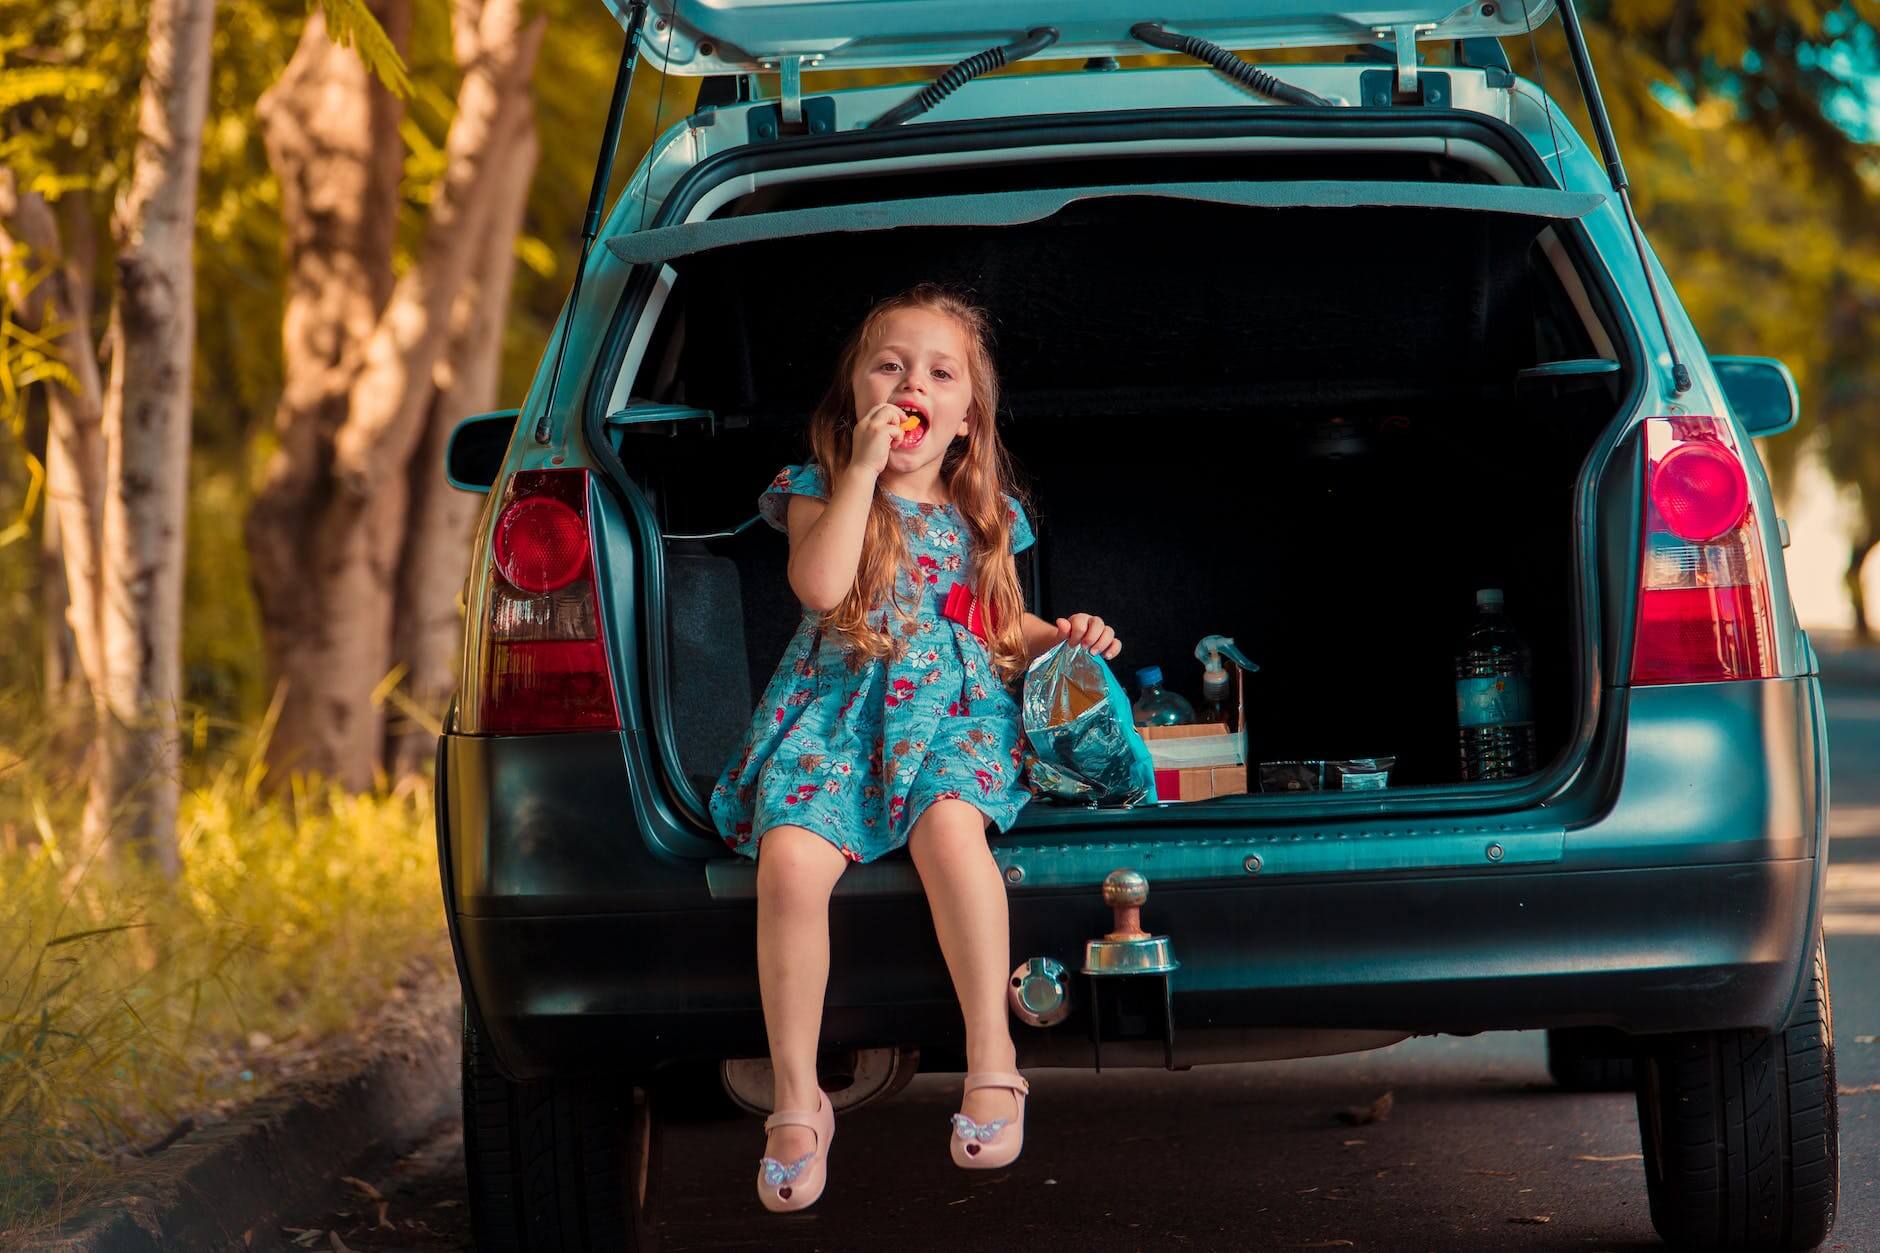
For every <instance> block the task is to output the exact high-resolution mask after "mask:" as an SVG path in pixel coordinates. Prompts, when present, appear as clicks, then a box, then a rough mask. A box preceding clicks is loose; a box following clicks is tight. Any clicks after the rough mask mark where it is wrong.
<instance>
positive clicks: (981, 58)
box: [868, 26, 1058, 130]
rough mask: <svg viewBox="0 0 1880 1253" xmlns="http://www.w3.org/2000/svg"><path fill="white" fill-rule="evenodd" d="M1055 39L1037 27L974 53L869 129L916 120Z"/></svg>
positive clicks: (1053, 34)
mask: <svg viewBox="0 0 1880 1253" xmlns="http://www.w3.org/2000/svg"><path fill="white" fill-rule="evenodd" d="M1057 39H1058V33H1057V28H1056V27H1055V26H1040V27H1038V28H1037V29H1036V30H1031V31H1027V32H1026V33H1025V37H1024V38H1023V39H1021V40H1019V41H1018V42H1017V43H1010V44H1006V45H1005V46H1004V47H1003V48H987V49H986V50H985V51H984V52H975V53H974V54H973V55H972V56H970V57H967V58H966V59H965V60H964V61H961V62H960V63H959V64H958V65H955V66H954V67H953V68H952V69H950V70H948V71H947V72H946V73H944V74H942V75H941V76H940V77H939V78H936V79H934V80H933V82H931V83H929V84H927V85H926V86H925V87H923V88H921V89H920V92H919V94H918V95H914V96H910V97H909V98H908V99H906V100H903V101H902V102H901V103H900V104H897V105H895V106H894V107H893V108H892V109H889V110H888V111H887V112H886V113H884V114H882V115H881V116H880V117H878V118H876V119H875V120H874V121H872V122H870V123H869V124H868V129H870V130H877V129H879V128H881V127H883V126H899V125H900V124H901V123H903V122H905V121H907V120H909V119H910V118H917V117H919V116H920V115H921V114H923V113H925V112H926V111H927V110H929V109H931V108H933V107H934V106H935V105H936V104H939V103H940V102H941V101H942V100H945V99H946V98H947V97H948V96H950V95H952V94H953V93H954V92H956V91H958V90H959V89H960V88H961V87H963V86H965V85H966V84H967V83H969V82H971V81H972V80H973V79H975V78H978V77H979V76H980V75H981V74H984V73H985V72H986V71H987V70H996V69H998V68H999V67H1000V66H1002V65H1010V64H1011V63H1012V62H1014V61H1023V60H1024V59H1025V58H1026V57H1028V56H1032V55H1034V54H1036V53H1039V52H1043V51H1044V50H1045V49H1046V48H1049V47H1050V46H1051V45H1052V44H1054V43H1056V42H1057Z"/></svg>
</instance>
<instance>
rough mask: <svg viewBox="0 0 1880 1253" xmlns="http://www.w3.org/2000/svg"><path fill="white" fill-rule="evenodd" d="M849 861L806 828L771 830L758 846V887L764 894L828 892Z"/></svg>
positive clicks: (833, 846)
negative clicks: (777, 891) (771, 891)
mask: <svg viewBox="0 0 1880 1253" xmlns="http://www.w3.org/2000/svg"><path fill="white" fill-rule="evenodd" d="M847 865H848V859H847V858H846V857H844V856H843V855H842V851H841V850H840V849H838V848H837V847H836V846H835V845H834V844H831V843H830V842H829V841H828V840H825V839H824V838H823V837H822V836H820V835H817V834H816V833H815V832H814V831H811V830H809V829H808V828H807V827H792V826H782V827H772V828H771V829H770V830H769V831H766V832H765V833H764V835H763V838H762V839H760V840H759V841H758V843H757V886H758V889H759V890H760V891H763V890H778V889H781V890H785V891H788V890H793V889H794V890H809V891H821V892H825V893H826V892H828V891H829V889H831V888H833V887H834V886H835V882H836V880H837V879H838V878H840V877H841V875H842V870H843V867H845V866H847Z"/></svg>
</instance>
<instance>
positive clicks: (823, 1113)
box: [757, 1088, 836, 1214]
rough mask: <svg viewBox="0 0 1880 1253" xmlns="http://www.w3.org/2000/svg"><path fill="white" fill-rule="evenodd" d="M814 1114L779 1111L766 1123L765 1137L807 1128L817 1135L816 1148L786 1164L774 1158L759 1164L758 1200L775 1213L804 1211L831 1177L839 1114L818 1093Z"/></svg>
mask: <svg viewBox="0 0 1880 1253" xmlns="http://www.w3.org/2000/svg"><path fill="white" fill-rule="evenodd" d="M816 1100H817V1106H816V1108H815V1109H813V1110H807V1111H806V1110H796V1109H780V1110H778V1111H777V1112H776V1113H774V1114H772V1115H771V1116H770V1117H768V1118H766V1119H764V1134H765V1135H769V1134H770V1133H771V1131H772V1130H774V1129H775V1128H777V1127H789V1126H795V1127H808V1128H809V1129H810V1130H811V1131H814V1132H815V1133H816V1147H815V1148H814V1149H813V1150H812V1151H810V1152H808V1153H805V1154H804V1155H803V1156H801V1157H799V1158H797V1159H796V1161H794V1162H790V1163H788V1164H785V1163H783V1162H780V1161H778V1160H777V1159H776V1158H774V1157H761V1158H759V1159H758V1160H757V1199H758V1200H760V1201H762V1202H763V1203H764V1208H765V1209H767V1210H770V1211H771V1212H773V1213H778V1214H781V1213H786V1212H788V1211H790V1210H799V1209H805V1208H807V1207H809V1206H810V1205H812V1204H814V1203H815V1201H816V1198H817V1197H819V1196H821V1195H822V1190H823V1181H824V1180H826V1179H827V1178H828V1177H829V1169H828V1167H829V1142H830V1141H831V1140H833V1139H835V1135H836V1113H835V1110H834V1109H833V1108H831V1106H830V1104H829V1094H828V1093H826V1092H824V1091H823V1090H822V1089H820V1088H818V1089H817V1090H816Z"/></svg>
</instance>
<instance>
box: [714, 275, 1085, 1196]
mask: <svg viewBox="0 0 1880 1253" xmlns="http://www.w3.org/2000/svg"><path fill="white" fill-rule="evenodd" d="M988 341H989V333H988V327H987V322H986V316H985V314H984V313H983V312H982V311H980V310H979V309H976V308H974V307H972V306H971V305H969V304H967V303H966V302H965V301H963V300H962V299H960V298H959V297H957V296H955V295H952V294H950V293H948V292H947V291H945V290H944V289H941V288H939V287H935V286H933V285H930V284H923V285H921V286H919V287H916V288H914V289H913V290H911V291H909V292H906V293H904V294H902V295H900V296H896V297H893V298H891V299H889V300H885V301H883V302H882V303H880V304H878V305H876V306H875V307H874V308H873V309H871V310H870V311H869V313H868V315H867V317H865V318H864V319H863V320H862V324H861V326H860V327H858V328H857V329H856V331H855V334H854V335H853V336H852V337H851V338H850V340H849V342H848V345H847V346H846V347H845V348H844V350H843V353H842V357H841V361H840V364H839V365H838V367H837V370H836V376H835V379H834V381H833V382H832V383H831V384H830V387H829V390H828V393H827V394H826V395H825V396H824V397H823V400H822V403H821V404H820V405H818V406H817V408H816V411H815V413H814V415H813V416H812V417H811V419H810V432H809V440H810V448H811V451H812V453H813V454H814V457H815V460H814V463H813V464H811V465H807V466H792V467H790V468H788V469H786V470H784V471H783V472H782V473H781V474H779V475H778V476H777V477H776V479H775V481H773V482H772V483H771V485H770V488H769V490H768V491H766V492H765V493H764V494H763V495H762V496H761V497H760V498H759V502H758V504H759V508H760V510H761V511H762V512H763V515H764V517H765V518H766V519H767V520H769V522H770V523H771V525H773V526H775V527H777V528H778V529H780V530H787V531H788V532H789V536H790V566H789V575H790V586H791V588H792V589H793V590H794V591H795V592H796V594H797V597H798V598H799V599H800V600H801V601H802V602H803V605H804V614H803V621H802V624H801V625H800V626H799V627H798V628H797V632H796V636H795V638H794V639H792V640H791V642H790V645H789V647H788V648H787V649H786V650H785V651H784V655H783V660H782V662H781V663H779V665H778V667H777V673H776V675H775V676H774V677H773V678H772V679H771V681H770V684H769V686H768V687H767V688H766V689H765V691H764V697H763V700H762V701H760V702H759V704H758V708H757V713H756V716H755V718H754V719H753V722H752V726H751V730H750V733H749V734H748V735H747V736H746V739H745V743H744V746H743V748H742V749H741V750H740V752H739V753H738V754H737V755H736V756H735V757H734V758H733V760H732V761H731V763H730V764H729V765H728V766H727V767H726V769H725V773H724V775H723V777H722V778H720V779H719V781H718V784H717V786H716V787H714V788H713V789H712V796H711V811H712V817H713V820H714V821H715V822H716V823H717V826H718V830H719V833H720V834H722V835H723V836H724V838H725V840H726V841H727V842H728V843H729V844H730V845H731V846H732V847H733V848H734V849H736V850H737V851H738V852H740V853H743V854H745V855H746V856H750V857H755V858H757V976H758V982H759V986H760V988H761V991H762V996H763V1005H764V1023H765V1027H766V1030H767V1032H768V1035H769V1038H770V1057H771V1065H772V1069H773V1071H774V1073H775V1077H776V1103H775V1108H776V1110H777V1112H776V1113H775V1114H773V1115H771V1117H770V1118H768V1119H766V1120H765V1123H764V1129H765V1131H766V1132H768V1133H769V1140H768V1142H767V1144H766V1146H765V1155H764V1157H763V1158H762V1159H761V1160H760V1162H759V1167H758V1176H757V1194H758V1197H759V1199H760V1200H761V1201H762V1202H763V1204H764V1206H765V1207H766V1208H768V1209H772V1210H793V1209H801V1208H803V1207H804V1206H806V1205H809V1204H810V1203H811V1202H813V1201H814V1200H815V1199H816V1198H817V1197H818V1196H820V1195H821V1194H822V1188H823V1181H824V1178H825V1174H826V1164H827V1161H828V1157H829V1144H830V1139H831V1137H832V1136H833V1134H834V1131H835V1125H834V1117H833V1113H832V1110H831V1107H830V1105H829V1098H828V1096H827V1095H825V1094H824V1093H823V1092H822V1091H821V1089H820V1088H819V1087H818V1086H817V1083H816V1043H817V1037H818V1034H819V1031H820V1028H821V1022H822V1001H823V991H824V987H825V985H826V984H827V982H828V975H829V894H830V892H831V890H832V889H833V888H834V887H835V883H836V880H837V879H838V878H839V877H840V876H841V874H842V871H843V869H844V867H846V866H847V865H848V863H849V862H852V861H855V862H866V861H873V860H874V859H876V858H877V857H880V856H881V855H882V854H883V853H887V852H890V851H891V850H893V849H897V848H900V847H901V846H902V845H904V844H905V845H907V846H908V849H909V854H910V856H911V857H912V858H913V862H914V867H915V870H916V871H917V873H918V874H919V875H920V881H921V884H922V886H923V888H924V889H925V890H926V893H927V899H928V902H929V904H930V905H931V907H932V910H933V920H934V930H935V932H936V933H937V934H938V936H939V940H940V948H941V951H942V952H943V953H944V954H945V956H946V963H947V970H948V972H949V973H950V974H951V976H952V979H953V988H954V991H955V993H956V994H957V995H958V996H959V1000H960V1009H961V1012H962V1014H963V1016H964V1018H965V1022H966V1063H967V1076H966V1084H965V1100H964V1103H963V1107H962V1109H961V1112H960V1113H958V1114H955V1115H953V1119H952V1134H951V1136H950V1137H949V1145H950V1151H951V1154H952V1158H953V1160H954V1161H955V1162H956V1163H958V1164H959V1165H961V1166H965V1167H969V1168H988V1169H989V1168H993V1167H997V1166H1003V1165H1006V1164H1007V1163H1009V1162H1010V1161H1011V1160H1012V1159H1013V1158H1015V1157H1017V1156H1018V1152H1019V1149H1020V1147H1021V1146H1022V1144H1023V1139H1024V1109H1025V1106H1024V1097H1025V1093H1026V1090H1027V1084H1026V1082H1025V1080H1024V1079H1023V1078H1022V1077H1021V1076H1020V1075H1018V1074H1017V1073H1016V1071H1015V1069H1014V1068H1015V1066H1016V1059H1015V1054H1014V1052H1013V1046H1012V1036H1011V1031H1010V1030H1009V1028H1008V1026H1007V1024H1006V1007H1005V981H1006V979H1007V978H1008V977H1009V975H1010V973H1011V954H1010V953H1009V952H1008V951H1007V948H1008V940H1007V918H1006V902H1005V883H1004V880H1003V879H1002V878H1001V877H1000V874H999V867H998V863H997V862H995V861H994V860H993V857H992V852H991V849H990V848H988V847H987V843H986V826H987V824H989V823H996V824H997V825H998V828H999V830H1000V831H1002V832H1003V831H1005V830H1008V829H1009V828H1010V827H1011V825H1012V823H1013V821H1014V819H1016V818H1017V816H1018V812H1019V810H1020V809H1021V808H1023V807H1024V804H1025V802H1026V801H1027V800H1028V799H1030V793H1029V792H1028V791H1027V790H1026V789H1025V787H1024V785H1023V784H1022V783H1021V781H1020V778H1019V775H1020V768H1021V765H1022V762H1023V756H1022V753H1021V749H1020V741H1021V734H1020V726H1019V712H1018V703H1017V700H1016V696H1015V689H1016V686H1017V684H1018V683H1019V681H1020V680H1021V679H1022V678H1023V676H1024V673H1025V668H1026V666H1027V665H1029V663H1030V662H1031V660H1032V658H1034V657H1037V656H1038V655H1040V654H1042V653H1043V652H1045V651H1046V650H1048V649H1049V648H1050V647H1051V646H1052V645H1054V644H1057V643H1059V642H1061V641H1071V642H1073V643H1077V644H1082V645H1084V646H1086V647H1088V648H1089V649H1090V650H1091V651H1093V652H1095V653H1097V654H1098V655H1099V656H1102V657H1114V656H1116V655H1117V653H1118V652H1120V651H1121V649H1122V645H1121V644H1120V643H1119V642H1118V641H1117V639H1116V634H1115V632H1114V631H1112V630H1111V629H1110V628H1109V627H1107V626H1105V625H1104V624H1103V620H1102V619H1101V618H1097V617H1094V616H1092V615H1090V614H1084V613H1078V614H1072V615H1071V616H1070V617H1068V618H1059V619H1057V621H1056V623H1055V625H1054V624H1052V623H1049V622H1045V621H1044V620H1042V619H1040V618H1037V617H1034V616H1033V615H1031V614H1029V613H1026V612H1024V606H1023V604H1022V602H1021V600H1020V596H1019V588H1018V572H1017V569H1016V567H1015V566H1014V563H1013V561H1012V554H1013V553H1016V552H1018V551H1020V550H1022V549H1023V548H1025V547H1026V546H1027V545H1029V544H1030V543H1031V541H1032V536H1031V526H1030V523H1029V522H1028V521H1027V520H1026V517H1025V513H1024V511H1023V509H1022V507H1021V506H1020V504H1019V502H1018V501H1017V500H1016V499H1015V498H1014V497H1012V496H1011V495H1009V494H1008V493H1007V492H1006V490H1005V489H1006V485H1007V481H1008V479H1009V477H1010V470H1009V464H1008V462H1007V459H1006V454H1005V450H1004V448H1003V447H1002V445H1001V444H1000V442H999V431H998V426H997V422H996V420H995V415H996V414H997V412H998V401H999V383H998V377H997V375H996V373H995V372H994V370H993V365H992V355H991V351H990V346H989V342H988Z"/></svg>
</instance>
